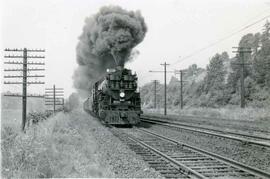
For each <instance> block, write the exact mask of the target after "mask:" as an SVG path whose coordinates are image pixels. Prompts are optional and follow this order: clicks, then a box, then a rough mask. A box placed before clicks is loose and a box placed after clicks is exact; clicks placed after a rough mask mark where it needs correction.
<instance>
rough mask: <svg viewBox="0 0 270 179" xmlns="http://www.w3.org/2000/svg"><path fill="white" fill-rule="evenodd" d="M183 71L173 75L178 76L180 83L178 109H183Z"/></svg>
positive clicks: (177, 71)
mask: <svg viewBox="0 0 270 179" xmlns="http://www.w3.org/2000/svg"><path fill="white" fill-rule="evenodd" d="M183 73H184V71H183V70H176V71H175V74H179V82H180V109H183V106H184V102H183V82H184V81H183Z"/></svg>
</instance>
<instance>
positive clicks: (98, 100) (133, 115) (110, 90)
mask: <svg viewBox="0 0 270 179" xmlns="http://www.w3.org/2000/svg"><path fill="white" fill-rule="evenodd" d="M137 81H138V77H137V74H136V73H132V71H131V70H130V69H127V68H124V67H122V66H117V67H116V68H114V69H108V70H107V72H106V74H105V75H104V77H102V78H101V79H100V80H98V81H97V82H95V83H94V85H93V87H92V91H91V96H89V97H88V98H87V99H86V101H85V102H84V104H83V108H84V110H85V111H86V112H88V113H90V114H91V115H92V116H94V117H97V118H98V119H99V120H100V121H101V122H102V123H104V124H109V125H136V124H138V123H140V115H141V114H142V110H141V98H140V93H139V91H138V84H137Z"/></svg>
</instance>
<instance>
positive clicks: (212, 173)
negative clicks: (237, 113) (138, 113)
mask: <svg viewBox="0 0 270 179" xmlns="http://www.w3.org/2000/svg"><path fill="white" fill-rule="evenodd" d="M111 131H112V133H113V134H114V135H116V136H117V137H118V138H120V140H122V141H123V142H124V143H126V144H127V145H128V146H129V147H130V148H131V150H133V151H134V152H135V153H137V154H139V155H141V156H142V158H143V159H144V160H145V161H146V162H147V163H148V164H149V165H150V167H152V168H154V169H155V170H157V171H159V173H160V174H161V175H163V176H164V177H165V178H218V177H223V178H270V174H269V173H266V172H264V171H262V170H259V169H256V168H253V167H250V166H247V165H244V164H241V163H239V162H236V161H234V160H231V159H227V158H224V157H222V156H220V155H217V154H214V153H211V152H208V151H204V150H202V149H199V148H196V147H193V146H190V145H187V144H185V143H182V142H179V141H176V140H173V139H170V138H168V137H165V136H161V135H159V134H156V133H153V132H150V131H148V130H146V129H139V128H133V129H118V128H111Z"/></svg>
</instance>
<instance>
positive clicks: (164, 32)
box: [0, 0, 270, 96]
mask: <svg viewBox="0 0 270 179" xmlns="http://www.w3.org/2000/svg"><path fill="white" fill-rule="evenodd" d="M1 2H2V3H1V18H2V19H1V39H0V41H1V45H2V48H1V49H3V48H22V47H27V48H44V49H46V52H45V54H44V55H45V56H46V58H45V63H46V66H45V68H46V72H45V75H46V78H45V79H44V80H45V82H46V85H45V86H46V87H50V86H51V85H53V84H56V86H59V87H63V88H64V89H65V95H66V96H68V95H69V94H70V93H72V92H73V91H75V89H74V88H73V85H72V84H73V81H72V75H73V71H74V69H75V68H76V67H77V64H76V51H75V48H76V45H77V43H78V36H79V35H80V34H81V33H82V27H83V25H84V20H85V18H86V17H88V16H91V15H93V14H95V13H96V12H98V10H99V8H100V7H102V6H104V5H119V6H121V7H123V8H124V9H127V10H140V11H141V13H142V15H143V16H144V18H145V21H146V24H147V26H148V32H147V33H146V36H145V39H144V40H143V41H142V42H141V44H139V45H138V46H137V47H135V48H136V49H137V50H139V51H140V55H139V56H138V57H137V58H136V59H135V60H134V61H132V62H130V63H129V64H127V67H128V68H131V69H132V70H134V71H136V72H137V74H138V76H139V81H140V82H139V84H140V85H142V84H144V83H146V82H149V81H151V80H154V79H158V80H160V81H161V82H162V83H163V74H151V73H149V72H148V71H149V70H162V67H161V66H160V63H163V62H165V61H166V62H168V63H169V64H174V65H170V66H169V67H168V68H169V69H170V70H174V69H182V68H186V67H188V66H189V65H191V64H193V63H197V64H198V65H199V66H201V67H205V66H206V65H207V64H208V62H209V59H210V58H211V57H212V56H213V55H215V53H221V52H223V51H227V52H228V53H229V55H230V56H232V55H233V54H232V53H231V51H232V47H235V46H237V45H238V42H239V40H240V38H241V37H242V36H243V35H245V34H247V33H256V32H261V31H262V29H263V25H264V23H265V21H266V20H263V21H261V22H259V23H257V24H255V25H253V26H251V27H250V28H247V29H245V30H243V31H241V32H239V33H236V34H235V35H234V36H232V37H230V38H228V39H226V40H224V41H222V42H221V43H218V44H217V45H215V46H212V47H211V48H207V49H206V50H204V51H202V52H200V53H195V55H193V56H192V57H190V58H186V59H185V60H183V61H180V62H179V63H175V62H176V61H177V60H181V59H182V58H184V57H186V56H188V55H190V54H194V52H196V51H198V50H199V49H201V48H204V47H206V46H208V45H210V44H211V43H214V42H216V41H218V40H219V39H222V38H224V37H226V36H228V35H230V34H232V33H233V32H236V31H238V30H239V29H242V28H243V27H245V26H247V25H249V24H252V23H253V22H256V21H257V20H260V19H262V18H263V17H266V16H267V15H270V3H269V1H267V0H256V1H255V0H253V1H251V0H219V1H218V0H212V1H210V0H207V1H206V0H205V1H202V0H198V1H190V0H189V1H188V0H185V1H184V0H24V1H22V0H2V1H1ZM269 19H270V18H269ZM1 51H2V50H1ZM2 54H3V52H2ZM2 57H3V55H2ZM2 61H3V58H2ZM1 67H9V66H7V65H6V66H3V65H1ZM169 78H170V75H169V77H168V79H169ZM2 86H3V85H2ZM3 89H4V90H6V89H7V87H4V88H3ZM8 89H11V90H13V91H18V92H20V91H21V87H20V85H14V86H12V87H9V88H8ZM42 90H44V86H42V85H40V86H39V87H38V86H36V85H31V86H30V87H29V91H30V92H42Z"/></svg>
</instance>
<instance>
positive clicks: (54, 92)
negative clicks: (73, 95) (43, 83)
mask: <svg viewBox="0 0 270 179" xmlns="http://www.w3.org/2000/svg"><path fill="white" fill-rule="evenodd" d="M45 105H46V106H53V114H55V112H56V106H58V105H60V106H62V109H64V88H56V87H55V85H53V87H52V88H45Z"/></svg>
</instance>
